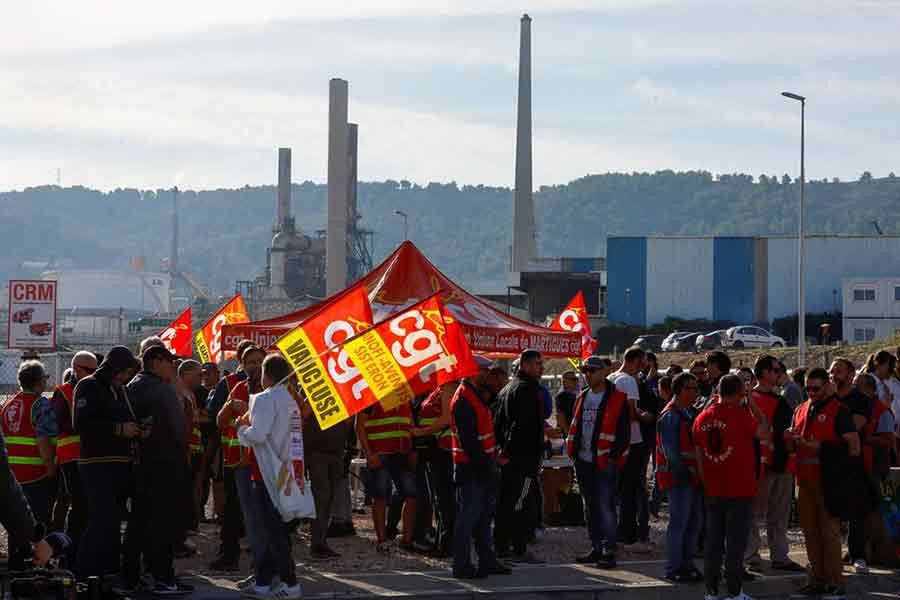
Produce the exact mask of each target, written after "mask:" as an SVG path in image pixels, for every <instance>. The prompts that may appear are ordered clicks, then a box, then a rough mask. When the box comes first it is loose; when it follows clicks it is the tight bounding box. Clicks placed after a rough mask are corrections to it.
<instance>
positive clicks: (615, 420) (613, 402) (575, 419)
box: [566, 386, 631, 470]
mask: <svg viewBox="0 0 900 600" xmlns="http://www.w3.org/2000/svg"><path fill="white" fill-rule="evenodd" d="M588 391H589V390H587V389H586V390H584V391H583V392H581V393H580V394H579V395H578V399H577V400H576V401H575V410H574V411H573V413H572V423H571V424H570V425H569V436H568V438H566V452H567V453H568V455H569V457H570V458H571V459H572V460H575V459H577V458H578V448H576V447H575V439H576V438H577V437H578V436H579V434H580V430H581V415H582V412H583V410H584V399H585V398H586V397H587V393H588ZM610 392H611V393H610ZM627 401H628V398H627V397H626V396H625V394H623V393H622V392H620V391H617V390H616V389H615V388H613V387H611V386H610V387H607V393H606V397H604V399H603V402H602V404H601V407H602V409H603V417H602V418H601V419H599V420H596V421H594V427H595V428H596V427H598V426H599V427H600V431H595V433H596V435H597V447H596V448H595V449H594V451H595V453H596V454H595V456H596V458H595V460H594V463H595V465H596V466H597V468H598V469H600V470H603V469H606V467H607V466H608V465H609V454H610V452H611V451H612V446H613V444H614V443H615V442H616V429H617V428H618V426H619V416H620V415H621V414H622V410H623V409H624V408H625V404H626V402H627ZM630 448H631V446H630V445H626V446H625V447H624V448H623V449H622V453H621V454H620V455H619V457H618V458H617V459H616V465H617V466H618V467H619V468H622V467H624V466H625V463H627V462H628V452H629V450H630Z"/></svg>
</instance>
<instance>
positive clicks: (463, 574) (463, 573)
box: [453, 567, 487, 579]
mask: <svg viewBox="0 0 900 600" xmlns="http://www.w3.org/2000/svg"><path fill="white" fill-rule="evenodd" d="M485 577H487V575H482V574H481V573H480V572H479V571H476V570H475V569H474V568H473V567H468V568H465V569H460V570H458V571H457V570H456V569H453V578H454V579H484V578H485Z"/></svg>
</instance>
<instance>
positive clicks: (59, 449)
mask: <svg viewBox="0 0 900 600" xmlns="http://www.w3.org/2000/svg"><path fill="white" fill-rule="evenodd" d="M71 366H72V380H71V381H70V382H69V383H64V384H62V385H58V386H56V390H55V391H54V392H53V409H54V411H55V412H56V422H57V424H58V425H59V437H58V438H57V440H56V460H57V462H58V463H59V469H60V471H62V478H63V482H64V484H65V486H66V488H65V489H66V491H67V492H68V495H69V498H70V500H69V514H68V517H67V518H66V533H67V534H68V535H69V538H70V539H71V540H72V544H73V554H75V555H77V554H78V540H79V539H80V538H81V534H82V532H83V531H84V527H85V524H86V523H87V496H85V494H84V488H83V486H82V484H81V475H80V474H79V473H78V459H79V458H81V438H80V437H79V436H78V434H77V433H76V432H75V427H74V424H73V422H72V415H73V414H74V412H75V404H74V401H75V386H76V385H77V384H78V382H79V381H81V380H82V379H84V378H85V377H88V376H89V375H93V374H94V371H96V370H97V357H96V356H94V354H93V353H91V352H86V351H81V352H78V353H76V354H75V356H73V357H72V364H71Z"/></svg>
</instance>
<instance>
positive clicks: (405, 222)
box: [394, 210, 409, 242]
mask: <svg viewBox="0 0 900 600" xmlns="http://www.w3.org/2000/svg"><path fill="white" fill-rule="evenodd" d="M394 214H395V215H397V216H398V217H402V218H403V241H404V242H405V241H406V240H408V239H409V215H408V214H406V213H405V212H403V211H402V210H395V211H394Z"/></svg>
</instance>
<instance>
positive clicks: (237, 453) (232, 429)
mask: <svg viewBox="0 0 900 600" xmlns="http://www.w3.org/2000/svg"><path fill="white" fill-rule="evenodd" d="M225 382H226V383H227V384H228V398H229V400H231V399H235V400H243V401H244V402H249V401H250V387H249V384H248V383H247V380H246V379H243V380H242V379H241V378H240V375H238V374H237V373H232V374H231V375H229V376H228V377H226V378H225ZM219 439H220V441H221V442H222V461H223V463H224V465H225V466H226V467H229V468H234V467H237V466H239V465H240V464H241V463H242V462H243V458H244V452H243V450H242V449H241V441H240V440H239V439H238V436H237V418H236V417H232V418H231V420H230V421H229V422H228V424H227V425H225V427H223V428H222V432H221V433H220V436H219Z"/></svg>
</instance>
